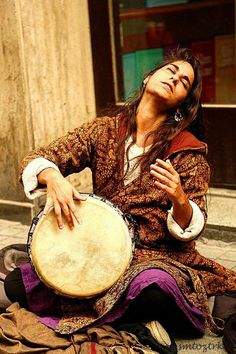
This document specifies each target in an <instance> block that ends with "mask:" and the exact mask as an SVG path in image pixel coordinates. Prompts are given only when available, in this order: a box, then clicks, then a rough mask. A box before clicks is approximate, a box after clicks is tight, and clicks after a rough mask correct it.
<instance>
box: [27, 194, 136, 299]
mask: <svg viewBox="0 0 236 354" xmlns="http://www.w3.org/2000/svg"><path fill="white" fill-rule="evenodd" d="M81 194H82V195H84V196H87V197H92V198H93V199H96V200H98V201H100V202H104V203H105V204H106V205H108V206H110V207H111V208H112V210H113V211H116V212H117V213H118V214H119V216H120V217H121V218H122V219H123V221H124V224H125V226H126V227H127V231H128V234H129V236H130V237H129V239H130V250H129V251H130V252H129V254H128V256H129V257H128V258H129V261H128V262H127V264H126V265H125V266H124V267H123V270H122V272H121V273H120V274H119V275H118V276H117V278H116V280H115V281H114V282H113V283H112V285H110V284H108V285H107V287H104V288H103V290H102V291H99V292H98V291H94V292H90V293H89V294H88V293H87V295H83V294H81V295H77V294H74V293H73V292H70V291H68V290H67V291H66V292H63V291H61V289H58V288H55V284H54V283H52V282H51V281H50V280H48V279H46V280H45V277H44V276H43V275H42V273H41V271H40V269H39V267H36V265H35V264H34V260H33V256H32V249H31V244H32V240H33V235H34V233H35V229H36V227H39V226H40V224H41V222H43V220H42V216H43V210H41V211H40V212H39V213H38V214H37V215H36V217H35V218H34V219H33V220H32V223H31V227H30V229H29V232H28V239H27V249H28V255H29V260H30V263H31V266H32V267H33V269H34V270H35V272H36V273H37V275H38V277H39V278H40V280H41V281H42V282H43V283H44V284H45V285H46V286H47V287H48V288H51V289H52V290H53V291H54V292H55V293H56V294H58V295H61V296H65V297H68V298H70V297H71V298H78V299H79V298H81V299H85V298H91V297H95V296H98V295H101V294H102V293H104V292H106V291H107V290H109V289H110V288H111V287H112V286H113V285H114V284H115V283H116V282H117V281H118V280H119V279H120V277H121V276H122V275H123V274H124V273H125V271H126V270H127V268H128V267H129V265H130V263H131V261H132V258H133V253H134V241H135V240H134V235H133V234H132V228H131V224H130V219H129V220H128V217H127V214H125V213H123V212H122V211H121V210H120V209H119V207H118V206H117V205H116V204H114V203H113V202H111V201H109V200H107V199H106V198H104V197H100V196H98V195H96V194H93V193H81Z"/></svg>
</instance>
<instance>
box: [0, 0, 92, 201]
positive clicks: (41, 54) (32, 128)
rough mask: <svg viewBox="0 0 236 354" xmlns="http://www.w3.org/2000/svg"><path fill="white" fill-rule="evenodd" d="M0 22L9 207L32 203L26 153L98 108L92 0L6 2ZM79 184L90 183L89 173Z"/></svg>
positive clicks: (4, 179)
mask: <svg viewBox="0 0 236 354" xmlns="http://www.w3.org/2000/svg"><path fill="white" fill-rule="evenodd" d="M0 27H1V31H0V73H1V75H0V95H1V105H0V116H1V118H0V119H1V129H0V144H1V154H0V164H1V169H0V199H1V202H2V205H3V204H4V203H3V202H4V200H8V201H9V200H11V201H13V202H14V201H17V202H24V201H26V199H25V196H24V194H23V191H22V187H21V186H20V184H19V182H18V166H19V163H20V161H21V159H22V157H23V156H24V155H25V154H26V153H27V152H28V151H29V150H31V149H33V148H35V147H37V146H40V145H43V144H45V143H48V142H50V141H51V140H52V139H54V138H57V137H59V136H60V135H62V134H63V133H64V132H66V131H68V130H70V129H72V128H74V127H76V126H78V125H80V124H81V123H83V122H86V121H89V120H91V119H92V118H94V117H95V115H96V112H95V97H94V85H93V69H92V58H91V47H90V30H89V18H88V4H87V0H73V1H70V0H1V2H0ZM72 181H73V183H74V184H75V185H77V186H78V188H80V189H87V188H90V176H89V175H87V174H86V176H85V177H83V178H82V185H81V182H80V181H81V179H80V180H78V178H77V177H76V178H74V177H73V179H72ZM0 207H1V206H0Z"/></svg>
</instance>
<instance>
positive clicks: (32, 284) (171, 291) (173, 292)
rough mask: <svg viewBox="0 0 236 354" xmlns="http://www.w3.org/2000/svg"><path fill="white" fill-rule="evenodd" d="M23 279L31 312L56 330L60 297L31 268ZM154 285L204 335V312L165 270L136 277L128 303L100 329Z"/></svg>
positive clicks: (113, 312) (105, 318) (24, 268)
mask: <svg viewBox="0 0 236 354" xmlns="http://www.w3.org/2000/svg"><path fill="white" fill-rule="evenodd" d="M20 268H21V272H22V278H23V282H24V286H25V289H26V294H27V301H28V307H29V310H30V311H32V312H34V313H36V314H38V315H39V316H40V321H41V322H42V323H44V324H45V325H46V326H48V327H50V328H53V329H55V328H56V326H57V324H58V322H59V320H60V318H61V315H62V314H61V310H60V296H58V295H56V294H55V293H54V292H53V291H52V290H51V289H48V288H47V287H46V286H45V285H44V284H43V283H42V282H41V281H40V280H39V278H38V277H37V275H36V273H35V272H34V271H33V269H32V267H31V265H30V264H25V265H23V266H21V267H20ZM151 284H157V285H158V286H159V287H160V288H161V289H162V290H163V291H164V292H165V293H167V294H168V295H170V296H172V297H173V299H174V300H175V302H176V304H177V305H178V307H179V308H180V309H181V310H182V311H183V312H184V314H185V315H186V317H187V318H188V319H189V321H190V322H191V323H192V325H193V326H194V327H195V328H197V329H198V330H199V331H200V332H202V333H204V330H205V326H204V318H203V314H202V312H201V311H200V310H199V309H197V308H196V307H194V306H192V305H191V304H190V303H189V302H188V301H187V300H186V298H185V297H184V295H183V294H182V292H181V291H180V289H179V287H178V285H177V283H176V281H175V279H174V278H173V277H172V276H171V275H169V274H168V273H166V272H165V271H163V270H161V269H156V268H152V269H147V270H144V271H143V272H141V273H140V274H139V275H138V276H136V277H135V278H134V279H133V281H132V282H131V283H130V285H129V287H128V289H127V292H126V296H125V299H124V300H123V301H122V302H121V303H120V304H119V306H116V307H114V309H112V310H111V311H110V312H109V313H108V314H106V315H105V316H103V317H102V318H101V319H99V320H98V321H96V322H95V323H94V324H96V325H99V324H102V323H105V322H112V321H114V320H115V319H118V318H119V317H121V316H122V315H123V314H124V312H125V311H126V309H127V308H128V306H129V303H130V302H131V301H132V300H133V299H135V298H136V297H137V296H138V295H139V294H140V292H141V291H142V290H143V289H144V288H146V287H147V286H149V285H151Z"/></svg>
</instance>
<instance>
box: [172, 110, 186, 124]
mask: <svg viewBox="0 0 236 354" xmlns="http://www.w3.org/2000/svg"><path fill="white" fill-rule="evenodd" d="M183 119H184V117H183V115H182V113H180V112H178V111H177V112H175V115H174V120H175V121H176V122H181V120H183Z"/></svg>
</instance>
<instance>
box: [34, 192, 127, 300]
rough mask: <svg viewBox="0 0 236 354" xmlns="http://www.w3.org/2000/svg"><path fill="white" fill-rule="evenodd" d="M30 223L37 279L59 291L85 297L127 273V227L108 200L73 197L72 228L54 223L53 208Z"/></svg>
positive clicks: (91, 197)
mask: <svg viewBox="0 0 236 354" xmlns="http://www.w3.org/2000/svg"><path fill="white" fill-rule="evenodd" d="M42 214H43V212H42V211H41V212H40V213H39V215H38V216H37V217H36V218H35V220H34V221H33V223H32V225H31V229H30V231H29V237H28V251H29V256H30V260H31V263H32V265H33V267H34V269H35V271H36V273H37V275H38V276H39V278H40V279H41V280H42V281H43V282H44V283H45V285H47V286H48V287H50V288H52V289H53V290H54V291H55V292H56V293H57V294H59V295H62V296H67V297H75V298H89V297H93V296H96V295H98V294H101V293H103V292H104V291H106V290H108V289H109V288H110V287H111V286H112V285H113V284H114V283H115V282H116V281H117V280H118V279H119V278H120V277H121V276H122V274H123V273H124V272H125V270H126V269H127V267H128V266H129V264H130V261H131V259H132V253H133V242H132V235H131V233H132V232H131V227H130V225H129V222H128V220H126V217H125V216H124V214H122V212H121V211H120V210H119V209H118V208H117V207H116V206H115V205H114V204H112V203H110V202H108V201H107V200H105V199H103V198H100V197H98V196H95V195H88V198H87V200H86V201H81V202H76V215H78V216H79V217H80V219H81V220H82V223H81V224H79V223H78V222H77V220H76V219H75V218H74V225H75V226H74V228H73V229H72V230H71V229H70V228H69V226H68V224H67V221H66V219H65V218H64V219H63V223H64V227H63V229H62V230H60V229H59V228H58V226H57V222H56V218H55V215H54V210H53V209H52V210H50V212H49V213H48V214H47V215H44V216H43V215H42Z"/></svg>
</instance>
